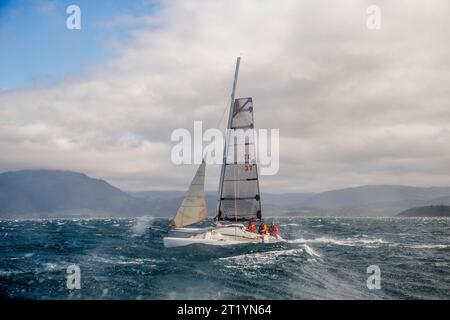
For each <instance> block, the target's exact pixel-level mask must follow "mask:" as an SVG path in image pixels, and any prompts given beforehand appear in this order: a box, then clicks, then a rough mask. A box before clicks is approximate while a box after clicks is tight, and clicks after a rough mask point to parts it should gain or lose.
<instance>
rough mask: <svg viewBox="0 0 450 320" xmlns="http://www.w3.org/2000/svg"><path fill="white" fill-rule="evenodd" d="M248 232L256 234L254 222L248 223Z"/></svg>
mask: <svg viewBox="0 0 450 320" xmlns="http://www.w3.org/2000/svg"><path fill="white" fill-rule="evenodd" d="M247 230H248V231H249V232H253V233H256V226H255V225H254V224H253V222H251V221H250V222H249V223H248V226H247Z"/></svg>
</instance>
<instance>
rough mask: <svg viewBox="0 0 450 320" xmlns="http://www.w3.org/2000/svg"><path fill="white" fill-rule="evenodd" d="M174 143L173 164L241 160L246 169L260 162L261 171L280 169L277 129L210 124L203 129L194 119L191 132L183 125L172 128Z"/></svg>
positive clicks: (266, 172)
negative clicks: (182, 126) (222, 127)
mask: <svg viewBox="0 0 450 320" xmlns="http://www.w3.org/2000/svg"><path fill="white" fill-rule="evenodd" d="M170 140H171V141H172V142H176V144H175V145H174V146H173V147H172V150H171V161H172V163H174V164H175V165H182V164H197V165H199V164H201V163H202V161H203V160H204V161H205V162H206V164H219V165H222V164H223V163H224V162H225V163H227V164H230V163H232V164H242V166H243V167H244V170H245V171H252V170H254V167H255V165H256V164H258V165H259V169H260V173H261V175H275V174H277V173H278V170H279V157H280V133H279V129H258V130H255V129H253V128H248V129H228V130H227V131H226V133H225V137H224V134H223V133H222V131H221V130H219V129H215V128H209V129H207V130H205V131H204V132H203V126H202V121H194V131H193V134H191V132H190V131H189V130H188V129H186V128H178V129H175V130H174V131H173V132H172V134H171V137H170Z"/></svg>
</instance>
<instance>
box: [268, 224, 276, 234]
mask: <svg viewBox="0 0 450 320" xmlns="http://www.w3.org/2000/svg"><path fill="white" fill-rule="evenodd" d="M269 233H270V234H271V235H273V236H278V227H277V226H276V225H274V224H273V222H272V223H271V224H270V227H269Z"/></svg>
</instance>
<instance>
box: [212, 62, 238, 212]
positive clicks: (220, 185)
mask: <svg viewBox="0 0 450 320" xmlns="http://www.w3.org/2000/svg"><path fill="white" fill-rule="evenodd" d="M240 62H241V57H237V59H236V69H235V71H234V80H233V90H232V91H231V102H230V111H229V114H228V123H227V128H226V130H225V141H224V145H223V160H222V168H221V171H220V181H219V192H218V199H217V209H216V218H215V219H218V218H219V210H220V199H221V198H222V191H223V177H224V175H225V167H226V162H227V145H228V135H229V132H230V129H231V120H232V119H233V107H234V95H235V93H236V85H237V80H238V74H239V64H240Z"/></svg>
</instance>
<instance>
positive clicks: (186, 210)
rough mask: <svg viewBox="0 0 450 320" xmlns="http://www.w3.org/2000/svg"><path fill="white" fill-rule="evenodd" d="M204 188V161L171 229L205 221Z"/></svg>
mask: <svg viewBox="0 0 450 320" xmlns="http://www.w3.org/2000/svg"><path fill="white" fill-rule="evenodd" d="M204 186H205V161H203V162H202V164H201V165H200V167H199V168H198V170H197V173H196V174H195V177H194V179H193V180H192V182H191V185H190V186H189V189H188V191H187V192H186V194H185V196H184V199H183V202H182V203H181V206H180V208H179V209H178V211H177V214H176V216H175V218H173V220H172V221H171V223H170V225H171V226H172V227H175V228H180V227H184V226H187V225H190V224H193V223H196V222H199V221H202V220H205V219H206V212H207V210H206V204H205V189H204Z"/></svg>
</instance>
